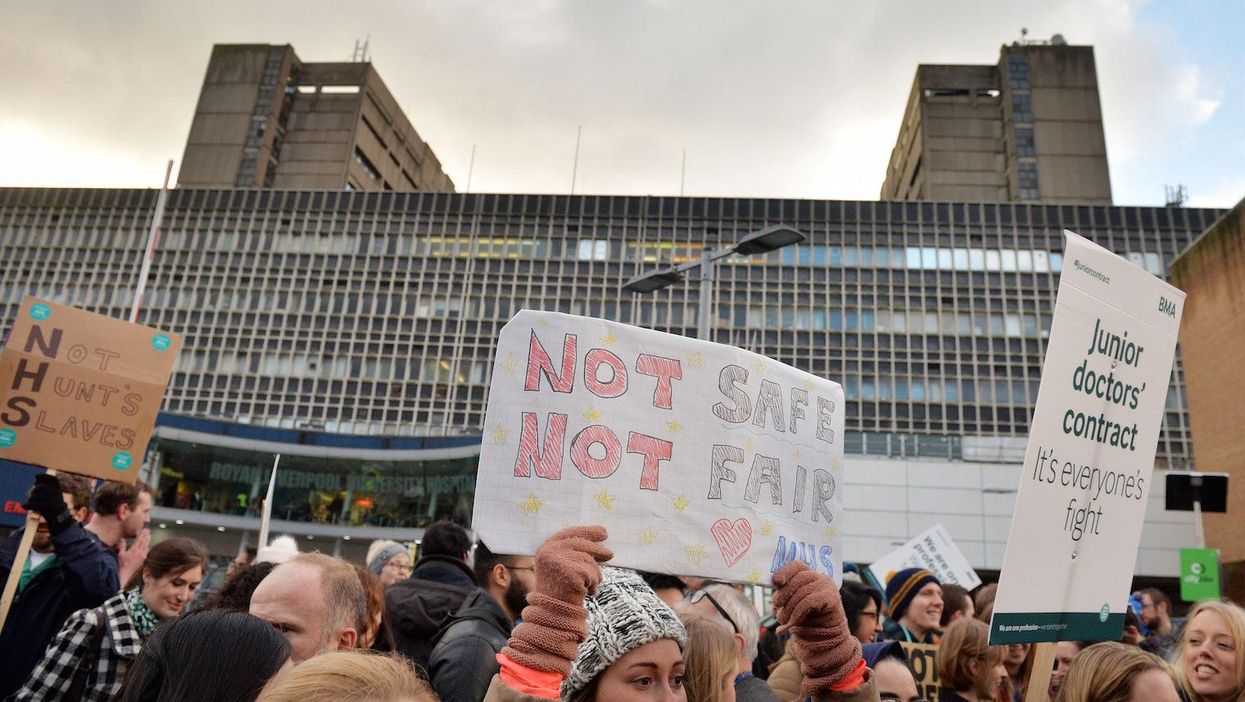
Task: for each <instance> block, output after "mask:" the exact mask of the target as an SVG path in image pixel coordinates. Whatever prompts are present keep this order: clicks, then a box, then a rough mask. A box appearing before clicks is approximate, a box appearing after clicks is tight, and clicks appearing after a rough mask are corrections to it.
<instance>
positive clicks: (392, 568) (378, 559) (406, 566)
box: [367, 539, 411, 587]
mask: <svg viewBox="0 0 1245 702" xmlns="http://www.w3.org/2000/svg"><path fill="white" fill-rule="evenodd" d="M367 570H368V572H369V573H371V574H372V575H375V576H376V577H378V578H380V584H381V585H382V586H384V587H389V586H390V585H393V584H394V583H396V582H398V581H399V580H405V579H406V578H409V577H411V552H410V549H408V548H407V547H406V546H403V545H402V544H400V543H398V542H397V541H390V540H389V539H377V540H376V541H373V542H372V545H371V546H369V547H368V549H367Z"/></svg>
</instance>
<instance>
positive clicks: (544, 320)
mask: <svg viewBox="0 0 1245 702" xmlns="http://www.w3.org/2000/svg"><path fill="white" fill-rule="evenodd" d="M536 323H537V324H539V325H540V326H542V327H547V326H549V318H548V317H541V318H540V319H539V320H537V322H536Z"/></svg>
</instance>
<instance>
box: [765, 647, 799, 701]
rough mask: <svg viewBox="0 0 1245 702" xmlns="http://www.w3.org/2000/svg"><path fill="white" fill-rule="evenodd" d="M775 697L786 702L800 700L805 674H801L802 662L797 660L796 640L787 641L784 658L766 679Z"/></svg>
mask: <svg viewBox="0 0 1245 702" xmlns="http://www.w3.org/2000/svg"><path fill="white" fill-rule="evenodd" d="M765 682H767V683H769V687H770V689H771V690H773V691H774V695H775V696H776V697H778V699H780V700H783V701H784V702H793V701H794V700H798V699H800V686H801V685H802V684H804V674H803V673H801V672H800V662H799V661H798V660H796V658H795V640H794V639H791V640H788V641H787V646H786V648H784V649H783V652H782V658H779V659H778V662H777V663H775V664H774V665H773V666H772V667H771V668H770V669H769V677H768V678H766V679H765Z"/></svg>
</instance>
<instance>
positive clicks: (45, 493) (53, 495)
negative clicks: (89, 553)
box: [22, 473, 73, 536]
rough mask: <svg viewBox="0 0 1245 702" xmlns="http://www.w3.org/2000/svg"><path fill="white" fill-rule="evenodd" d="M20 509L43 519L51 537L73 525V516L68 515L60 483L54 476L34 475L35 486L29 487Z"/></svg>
mask: <svg viewBox="0 0 1245 702" xmlns="http://www.w3.org/2000/svg"><path fill="white" fill-rule="evenodd" d="M22 507H24V508H26V509H27V510H29V511H31V512H35V513H36V514H38V515H39V516H40V517H43V519H44V521H46V522H47V523H48V531H50V532H52V535H53V536H56V535H57V534H59V533H61V532H63V531H65V530H66V529H68V528H69V526H70V525H71V524H73V516H72V515H70V514H69V506H68V505H66V504H65V498H64V497H63V496H62V494H61V483H60V481H59V480H57V479H56V476H54V475H48V474H47V473H40V474H38V475H36V476H35V484H34V485H31V486H30V494H29V495H27V497H26V503H25V504H23V505H22Z"/></svg>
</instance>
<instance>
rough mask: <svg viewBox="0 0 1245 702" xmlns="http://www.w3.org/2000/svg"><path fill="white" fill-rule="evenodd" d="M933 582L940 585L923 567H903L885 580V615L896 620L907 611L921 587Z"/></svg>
mask: <svg viewBox="0 0 1245 702" xmlns="http://www.w3.org/2000/svg"><path fill="white" fill-rule="evenodd" d="M930 583H934V584H935V585H941V584H942V583H940V582H938V578H935V577H934V574H933V573H931V572H929V571H928V570H925V569H924V568H905V569H903V570H901V571H899V572H898V573H895V574H894V575H892V576H891V577H890V579H889V580H887V581H886V602H887V610H886V616H888V617H890V618H891V619H895V620H898V619H899V618H900V617H902V616H903V615H904V612H906V611H908V605H910V604H912V600H913V599H915V598H916V593H918V592H920V591H921V588H923V587H925V586H926V585H928V584H930Z"/></svg>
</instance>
